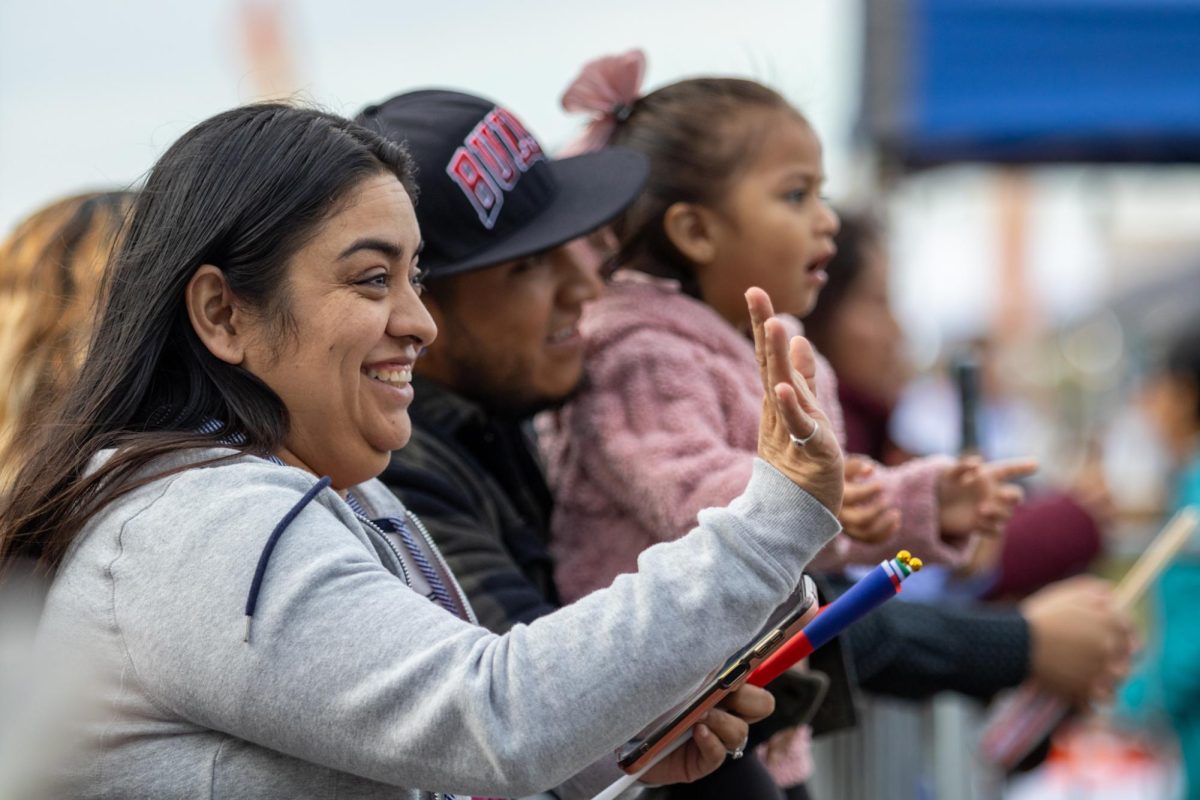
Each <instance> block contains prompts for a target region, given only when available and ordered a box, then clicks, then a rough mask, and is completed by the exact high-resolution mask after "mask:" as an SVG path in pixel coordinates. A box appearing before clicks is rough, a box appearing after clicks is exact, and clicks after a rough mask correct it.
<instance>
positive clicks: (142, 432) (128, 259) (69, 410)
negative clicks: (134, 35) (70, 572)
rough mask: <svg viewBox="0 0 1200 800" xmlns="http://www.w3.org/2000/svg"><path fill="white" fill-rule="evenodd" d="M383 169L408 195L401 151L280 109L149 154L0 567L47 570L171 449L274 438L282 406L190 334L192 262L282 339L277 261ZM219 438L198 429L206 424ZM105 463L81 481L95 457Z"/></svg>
mask: <svg viewBox="0 0 1200 800" xmlns="http://www.w3.org/2000/svg"><path fill="white" fill-rule="evenodd" d="M379 173H391V174H394V175H395V176H396V177H397V178H398V179H399V180H400V181H401V183H402V184H403V185H404V187H405V189H407V190H408V192H409V194H410V195H412V196H414V197H415V188H414V185H413V180H412V164H411V161H410V159H409V157H408V155H407V153H406V152H405V151H404V150H403V148H401V147H399V146H397V145H395V144H392V143H390V142H388V141H387V140H385V139H383V138H381V137H379V136H377V135H376V134H374V133H371V132H370V131H367V130H365V129H363V128H361V127H359V126H357V125H355V124H354V123H352V122H350V121H349V120H345V119H342V118H340V117H337V116H334V115H332V114H326V113H323V112H319V111H314V110H310V109H302V108H296V107H293V106H289V105H284V104H262V105H253V106H245V107H242V108H237V109H234V110H232V111H227V112H225V113H223V114H218V115H217V116H215V117H212V118H211V119H208V120H206V121H204V122H202V123H200V124H199V125H197V126H196V127H194V128H192V129H191V130H190V131H188V132H187V133H186V134H184V135H183V136H182V137H181V138H180V139H179V141H177V142H176V143H175V144H174V145H172V146H171V148H170V149H169V150H168V151H167V152H166V153H165V154H164V155H163V156H162V158H161V159H159V161H158V163H157V164H156V165H155V166H154V168H153V170H152V171H151V172H150V176H149V178H148V179H147V181H146V185H145V187H144V188H143V190H142V191H141V192H140V194H139V196H138V199H137V201H136V203H135V205H134V208H133V211H132V215H131V218H130V220H129V225H128V229H127V231H126V232H125V236H124V239H123V241H122V243H121V246H120V248H119V249H118V251H117V252H116V254H115V255H114V257H113V261H112V263H111V264H110V265H109V271H108V273H107V275H106V276H105V280H106V287H105V290H104V292H103V295H102V296H104V297H105V302H104V304H103V305H102V306H101V309H100V313H99V315H98V317H97V320H96V327H95V330H94V332H93V335H92V339H91V343H90V346H89V348H88V355H87V358H86V360H85V361H84V363H83V366H82V368H81V369H80V371H79V374H78V375H77V377H76V379H75V381H74V382H73V384H72V385H71V386H70V387H69V389H68V390H67V392H66V394H65V396H64V397H63V398H61V400H60V402H59V403H58V406H57V408H56V409H55V410H54V411H53V412H52V413H51V414H50V416H49V420H48V422H47V423H46V424H44V425H42V426H41V428H40V430H38V431H36V432H35V433H34V435H33V437H32V441H33V442H34V446H33V447H32V448H31V450H30V452H31V456H30V457H29V459H28V461H27V462H26V463H25V464H23V465H21V466H20V467H19V469H18V471H17V475H16V478H15V481H14V483H13V484H12V486H11V490H10V492H9V494H8V495H7V496H6V497H5V498H4V500H3V503H2V504H0V565H2V564H7V563H8V562H9V561H10V560H12V559H13V558H16V557H26V558H34V559H37V560H38V561H39V562H40V564H41V565H42V567H43V568H44V569H45V570H46V571H47V572H49V573H53V571H54V570H55V569H56V568H57V566H58V564H59V563H60V562H61V560H62V558H63V555H64V554H65V553H66V551H67V549H68V547H69V546H70V544H71V542H72V541H73V540H74V538H75V536H76V535H77V534H78V533H79V531H80V529H81V528H82V527H83V526H84V525H85V524H86V523H87V521H88V519H89V518H90V517H91V516H92V515H93V514H95V513H96V512H97V511H98V510H99V509H100V508H102V507H103V506H104V505H105V504H107V503H109V502H111V501H112V500H113V499H115V498H117V497H119V496H120V495H122V494H124V493H126V492H128V491H131V490H133V489H135V488H137V487H138V486H142V485H144V484H146V483H148V482H149V481H150V480H153V479H155V478H157V477H160V476H161V475H162V474H165V473H163V472H161V471H159V472H158V473H157V474H155V471H154V470H152V469H150V470H148V469H147V467H148V466H149V465H150V463H151V462H152V461H154V460H155V459H157V458H159V457H161V456H163V455H164V454H167V453H170V452H174V451H177V450H180V449H183V448H192V447H203V446H212V445H216V444H219V443H222V442H230V441H236V442H238V445H239V447H240V449H243V450H245V451H247V452H255V453H265V452H271V451H273V450H275V449H277V448H278V447H279V445H280V444H281V443H282V442H283V440H284V437H285V435H286V433H287V429H288V417H287V411H286V409H285V407H284V406H283V403H282V402H281V401H280V399H279V397H278V396H277V395H276V394H275V393H274V392H272V391H271V390H270V389H269V388H268V387H267V386H266V385H265V384H264V383H262V382H261V381H260V380H258V379H257V378H256V377H254V376H253V375H251V374H250V373H249V372H247V371H246V370H244V369H242V368H241V367H238V366H234V365H230V364H227V363H225V362H224V361H221V360H220V359H218V358H216V357H215V356H213V355H212V354H211V353H209V351H208V349H207V348H206V347H205V346H204V344H203V343H202V342H201V341H200V340H199V338H198V337H197V336H196V334H195V332H194V330H193V329H192V325H191V322H190V320H189V318H188V314H187V308H186V306H185V303H184V290H185V288H186V286H187V284H188V282H189V281H190V279H191V278H192V275H193V274H194V273H195V272H196V270H197V269H198V268H199V267H200V266H201V265H203V264H212V265H215V266H217V267H218V268H220V269H221V271H222V272H223V273H224V276H225V281H226V283H227V284H228V286H229V287H230V290H231V291H232V292H233V293H234V294H235V295H236V297H237V298H238V299H239V301H241V302H243V303H245V304H246V305H247V307H249V308H252V309H254V310H255V311H256V312H257V313H260V314H262V316H263V318H264V319H266V320H268V321H269V322H270V323H271V324H273V325H274V326H276V329H277V331H278V332H279V334H280V336H287V335H290V334H291V328H292V326H291V321H290V316H289V313H288V305H289V303H288V296H287V266H288V263H289V261H290V259H291V257H292V256H293V255H294V254H295V253H296V251H297V250H298V249H300V248H301V247H302V246H303V245H304V244H305V243H306V242H307V241H308V240H309V238H310V237H312V236H313V235H314V234H315V233H316V231H317V229H318V227H319V226H320V224H321V223H322V222H323V221H324V220H325V219H327V218H328V217H329V215H330V214H331V213H333V212H334V211H336V208H337V205H338V203H339V202H340V201H341V200H343V199H344V198H345V197H346V195H347V194H348V193H349V192H350V190H351V189H353V188H354V187H355V186H357V185H358V184H359V183H360V182H361V181H363V180H364V179H367V178H369V177H371V176H374V175H377V174H379ZM212 420H216V421H219V422H220V423H222V425H221V427H220V429H219V430H216V431H214V432H212V433H201V432H199V429H200V427H201V425H203V424H204V423H206V422H209V421H212ZM105 448H116V449H117V452H116V453H115V454H114V455H113V456H112V457H111V458H110V459H109V460H108V461H107V462H105V464H104V465H103V466H101V467H100V468H99V469H96V470H95V471H92V472H89V471H88V462H89V461H90V460H91V458H92V457H93V456H94V455H95V454H96V453H97V452H98V451H100V450H102V449H105Z"/></svg>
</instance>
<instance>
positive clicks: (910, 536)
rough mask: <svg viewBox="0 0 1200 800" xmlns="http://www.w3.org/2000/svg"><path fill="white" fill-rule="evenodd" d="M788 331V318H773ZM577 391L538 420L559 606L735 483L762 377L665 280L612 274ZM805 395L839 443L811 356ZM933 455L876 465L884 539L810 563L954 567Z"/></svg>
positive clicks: (827, 381) (747, 463)
mask: <svg viewBox="0 0 1200 800" xmlns="http://www.w3.org/2000/svg"><path fill="white" fill-rule="evenodd" d="M784 319H785V322H786V323H787V324H788V325H789V326H791V327H793V331H791V332H794V333H800V332H801V326H800V323H799V322H798V321H797V320H795V319H793V318H784ZM582 331H583V334H584V336H585V338H586V339H587V343H588V344H587V348H588V350H587V360H586V368H585V370H586V371H585V379H584V381H585V382H584V386H583V388H582V390H581V391H580V393H579V394H578V395H577V396H576V397H575V398H574V399H573V400H572V401H571V403H570V404H569V405H567V406H565V407H564V408H562V409H559V410H558V411H555V412H550V413H547V414H544V415H542V416H541V417H540V418H539V420H538V433H539V441H540V443H541V447H542V450H543V455H544V456H545V459H546V467H547V473H548V477H549V480H550V484H551V488H552V490H553V493H554V496H555V499H556V506H555V511H554V516H553V520H552V523H551V527H552V533H553V541H552V550H553V553H554V556H555V558H556V561H557V565H558V566H557V570H556V575H555V580H556V583H557V585H558V589H559V592H560V594H561V596H562V599H563V600H564V601H565V602H570V601H573V600H575V599H577V598H579V597H582V596H583V595H585V594H588V593H589V592H591V591H593V590H595V589H599V588H601V587H604V586H607V585H608V584H609V583H611V582H612V580H613V579H614V578H615V577H616V576H617V575H619V574H621V573H625V572H633V571H635V570H636V569H637V558H638V555H639V554H640V553H641V552H642V551H643V550H645V549H646V548H648V547H650V546H651V545H653V544H657V543H658V542H662V541H669V540H671V539H676V538H679V537H680V536H682V535H683V534H685V533H686V532H687V531H688V530H690V529H691V528H692V527H694V526H695V520H696V515H697V513H698V512H699V511H700V510H701V509H703V508H708V507H710V506H721V505H725V504H726V503H728V502H730V501H731V500H732V499H733V498H735V497H737V496H738V494H740V493H741V491H742V490H743V489H744V488H745V486H746V482H747V481H748V480H749V477H750V468H751V463H752V460H753V457H754V455H755V452H756V449H757V442H758V422H759V417H760V415H761V411H762V396H763V392H762V383H761V380H760V378H759V375H758V368H757V365H756V362H755V359H754V348H753V344H752V343H751V342H750V341H749V339H747V338H746V337H745V336H743V335H742V334H740V333H739V332H738V331H737V330H735V329H734V328H733V327H732V326H731V325H730V324H729V323H728V322H726V321H725V320H724V319H723V318H722V317H720V316H719V315H718V314H717V313H716V312H715V311H713V310H712V309H711V308H710V307H708V306H707V305H705V304H703V303H701V302H699V301H697V300H695V299H693V298H691V297H688V296H686V295H684V294H682V293H681V292H680V291H679V289H678V286H677V285H676V284H675V282H673V281H664V280H659V279H653V278H647V277H645V276H642V275H641V274H640V273H634V272H629V271H624V272H619V273H618V274H617V277H616V278H615V279H614V282H613V284H612V285H611V286H610V287H609V290H608V291H607V292H606V293H605V295H604V296H603V297H601V298H600V299H599V300H597V301H595V302H593V303H591V304H590V305H589V306H588V307H587V308H586V309H585V312H584V317H583V322H582ZM817 381H818V392H817V394H818V400H819V402H820V403H821V407H822V408H823V409H824V410H825V413H826V414H827V415H828V416H829V417H830V419H831V420H832V422H833V424H834V427H835V428H836V429H837V434H838V438H839V440H840V441H843V442H844V441H845V434H844V430H843V428H842V415H841V408H840V406H839V404H838V402H837V390H836V383H835V378H834V375H833V370H832V369H831V368H830V367H829V364H828V362H826V361H825V360H824V359H823V358H818V370H817ZM948 463H949V462H948V460H946V459H941V458H938V459H921V460H919V461H915V462H912V463H910V464H906V465H904V466H903V467H900V468H893V469H888V468H883V467H880V468H879V469H878V471H877V473H876V474H877V475H878V476H879V477H880V479H881V480H882V482H883V484H884V489H885V497H886V500H887V502H888V503H889V504H890V505H892V506H893V507H895V508H898V509H900V510H901V513H902V515H903V516H902V525H901V533H900V534H899V535H898V536H897V537H895V540H894V541H889V542H886V543H884V544H880V545H872V546H866V545H862V544H860V543H857V542H853V541H851V540H849V539H848V538H847V537H845V536H838V537H836V538H835V539H834V540H833V542H831V544H830V545H828V546H827V547H826V549H825V551H824V552H823V553H822V555H821V556H819V557H818V561H817V562H814V566H817V567H820V568H825V569H828V568H831V567H835V566H840V565H841V564H844V563H870V562H873V561H879V560H881V559H883V558H887V557H891V556H893V555H895V552H896V549H897V548H898V547H908V548H909V549H911V550H913V551H914V552H915V553H917V554H919V555H920V556H921V557H922V558H923V559H924V560H925V561H926V562H927V563H930V562H941V563H950V564H958V563H961V561H962V559H963V558H964V557H965V548H966V545H967V541H968V540H967V539H966V538H965V537H962V538H955V539H951V540H946V539H943V538H942V537H941V535H940V534H939V531H938V526H937V519H938V514H937V496H936V484H937V478H938V476H939V475H940V474H941V472H942V470H943V469H945V467H946V465H947V464H948Z"/></svg>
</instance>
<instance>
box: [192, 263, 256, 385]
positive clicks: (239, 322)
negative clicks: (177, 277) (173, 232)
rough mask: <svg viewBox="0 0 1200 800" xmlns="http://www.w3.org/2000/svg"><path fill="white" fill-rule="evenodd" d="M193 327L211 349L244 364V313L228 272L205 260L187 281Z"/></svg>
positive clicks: (219, 355) (212, 351)
mask: <svg viewBox="0 0 1200 800" xmlns="http://www.w3.org/2000/svg"><path fill="white" fill-rule="evenodd" d="M185 301H186V302H187V310H188V318H189V319H191V321H192V329H193V330H195V331H196V335H197V336H198V337H200V341H201V342H203V343H204V346H205V347H207V348H208V351H209V352H210V353H212V354H213V355H214V356H216V357H217V358H219V359H221V360H222V361H224V362H226V363H227V364H241V363H242V361H243V359H245V357H246V336H247V331H246V330H245V329H244V328H245V325H244V322H245V315H244V314H243V313H242V312H241V310H240V308H239V306H238V305H237V303H236V301H235V299H234V296H233V292H232V291H231V290H230V288H229V285H228V284H227V283H225V273H223V272H221V270H220V269H219V268H217V267H214V266H213V265H212V264H203V265H201V267H200V269H198V270H196V274H195V275H193V276H192V279H191V280H190V281H188V285H187V289H186V291H185Z"/></svg>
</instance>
